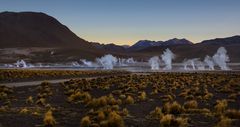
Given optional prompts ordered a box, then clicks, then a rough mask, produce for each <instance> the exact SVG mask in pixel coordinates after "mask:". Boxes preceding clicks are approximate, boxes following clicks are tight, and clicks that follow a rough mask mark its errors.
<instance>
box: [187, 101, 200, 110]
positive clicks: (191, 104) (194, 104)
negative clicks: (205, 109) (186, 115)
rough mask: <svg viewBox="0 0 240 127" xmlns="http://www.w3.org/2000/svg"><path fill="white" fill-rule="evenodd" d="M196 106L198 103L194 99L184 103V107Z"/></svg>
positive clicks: (194, 107)
mask: <svg viewBox="0 0 240 127" xmlns="http://www.w3.org/2000/svg"><path fill="white" fill-rule="evenodd" d="M197 107H198V103H197V101H196V100H191V101H187V102H185V103H184V108H185V109H196V108H197Z"/></svg>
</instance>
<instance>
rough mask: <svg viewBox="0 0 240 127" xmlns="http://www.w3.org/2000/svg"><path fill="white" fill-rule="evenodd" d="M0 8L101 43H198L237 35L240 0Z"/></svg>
mask: <svg viewBox="0 0 240 127" xmlns="http://www.w3.org/2000/svg"><path fill="white" fill-rule="evenodd" d="M3 11H14V12H21V11H34V12H43V13H46V14H48V15H50V16H53V17H55V18H56V19H57V20H59V21H60V22H61V23H62V24H64V25H66V26H67V27H69V28H70V29H71V30H72V31H73V32H74V33H75V34H77V35H78V36H79V37H81V38H83V39H85V40H87V41H91V42H100V43H105V44H107V43H115V44H119V45H132V44H133V43H135V42H137V41H138V40H155V41H159V40H162V41H165V40H168V39H172V38H186V39H188V40H190V41H192V42H195V43H197V42H201V41H202V40H206V39H212V38H222V37H230V36H234V35H239V34H240V0H38V1H37V0H0V12H3Z"/></svg>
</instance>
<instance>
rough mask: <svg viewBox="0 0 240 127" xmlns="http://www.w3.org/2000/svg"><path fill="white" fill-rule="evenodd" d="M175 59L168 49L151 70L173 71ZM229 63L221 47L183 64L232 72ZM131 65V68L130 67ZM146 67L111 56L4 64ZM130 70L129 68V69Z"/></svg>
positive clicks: (155, 58)
mask: <svg viewBox="0 0 240 127" xmlns="http://www.w3.org/2000/svg"><path fill="white" fill-rule="evenodd" d="M174 58H175V55H174V53H173V52H172V51H171V50H169V49H166V50H165V51H164V52H163V54H162V55H160V56H153V57H151V58H150V59H149V60H148V64H149V65H150V66H151V70H160V65H162V64H164V65H165V67H163V69H162V70H172V69H173V67H172V60H173V59H174ZM227 62H229V56H228V55H227V50H226V49H225V48H224V47H220V48H219V49H218V50H217V52H216V53H215V54H214V55H213V56H212V57H211V56H209V55H206V56H205V58H204V59H203V61H201V59H200V58H192V59H184V61H183V62H182V63H181V64H182V65H183V69H184V70H215V66H218V67H219V68H220V69H221V70H230V69H229V67H228V66H227ZM129 65H130V66H129ZM142 65H145V62H138V61H135V60H134V59H133V58H116V57H114V56H113V55H111V54H107V55H105V56H102V57H100V58H96V61H87V60H86V59H80V60H79V61H74V62H67V63H35V64H34V65H33V64H30V63H28V64H27V63H26V62H25V61H24V60H18V61H17V62H16V63H14V64H4V67H7V68H15V67H17V68H30V67H37V68H38V67H40V68H42V67H47V68H48V67H56V68H57V67H60V68H62V67H70V68H72V67H74V68H86V67H87V68H88V67H89V68H94V69H97V68H99V67H100V68H103V69H113V68H114V66H115V67H120V68H121V67H123V66H124V67H125V66H129V67H133V68H136V67H140V68H138V69H140V70H141V69H142ZM127 69H129V68H127Z"/></svg>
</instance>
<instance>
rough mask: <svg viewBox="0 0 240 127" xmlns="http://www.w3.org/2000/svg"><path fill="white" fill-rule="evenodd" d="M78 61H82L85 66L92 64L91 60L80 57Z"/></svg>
mask: <svg viewBox="0 0 240 127" xmlns="http://www.w3.org/2000/svg"><path fill="white" fill-rule="evenodd" d="M80 61H81V62H82V63H83V65H84V66H87V67H92V66H93V63H92V62H91V61H87V60H85V59H80Z"/></svg>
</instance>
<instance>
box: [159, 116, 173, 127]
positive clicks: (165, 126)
mask: <svg viewBox="0 0 240 127" xmlns="http://www.w3.org/2000/svg"><path fill="white" fill-rule="evenodd" d="M173 119H174V116H173V115H171V114H167V115H164V116H163V117H162V119H161V120H160V125H161V126H162V127H170V125H171V122H172V120H173Z"/></svg>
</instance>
